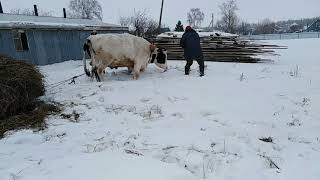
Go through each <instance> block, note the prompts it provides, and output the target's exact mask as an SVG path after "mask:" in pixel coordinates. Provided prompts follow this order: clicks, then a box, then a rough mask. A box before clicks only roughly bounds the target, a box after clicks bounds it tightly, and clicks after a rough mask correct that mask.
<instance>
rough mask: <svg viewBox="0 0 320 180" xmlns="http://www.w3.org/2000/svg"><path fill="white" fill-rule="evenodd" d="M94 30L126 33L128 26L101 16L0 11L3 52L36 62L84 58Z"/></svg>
mask: <svg viewBox="0 0 320 180" xmlns="http://www.w3.org/2000/svg"><path fill="white" fill-rule="evenodd" d="M93 31H95V32H97V33H98V34H99V33H125V32H128V28H127V27H122V26H118V25H114V24H107V23H103V22H102V21H99V20H89V19H69V18H60V17H40V16H26V15H13V14H1V13H0V54H3V55H7V56H10V57H13V58H16V59H21V60H25V61H27V62H30V63H33V64H36V65H46V64H53V63H58V62H63V61H66V60H72V59H81V58H82V46H83V43H84V42H85V39H86V38H87V37H88V36H89V35H90V34H91V33H92V32H93Z"/></svg>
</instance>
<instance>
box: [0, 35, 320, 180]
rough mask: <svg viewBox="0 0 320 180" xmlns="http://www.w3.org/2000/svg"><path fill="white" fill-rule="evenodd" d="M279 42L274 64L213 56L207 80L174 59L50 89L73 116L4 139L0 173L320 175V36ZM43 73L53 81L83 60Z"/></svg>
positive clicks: (51, 179)
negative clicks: (135, 73) (135, 72)
mask: <svg viewBox="0 0 320 180" xmlns="http://www.w3.org/2000/svg"><path fill="white" fill-rule="evenodd" d="M271 43H274V44H279V45H288V47H289V49H288V50H279V51H278V52H279V53H280V54H281V56H280V57H274V62H273V63H261V64H238V63H214V62H207V63H206V65H207V69H206V76H205V77H203V78H200V77H198V71H197V70H198V66H197V64H196V62H195V64H194V65H193V66H192V67H193V69H192V72H191V75H190V76H185V75H184V74H183V68H184V62H179V61H170V62H169V68H170V69H169V71H167V72H165V73H162V72H161V71H160V70H159V69H157V68H156V67H155V66H152V65H150V66H149V68H148V69H147V71H146V72H145V73H144V74H142V75H141V77H140V79H139V80H137V81H134V80H132V76H131V75H127V74H126V70H125V69H119V70H118V71H116V73H109V74H108V77H107V78H106V80H105V81H104V82H101V83H97V82H94V81H91V80H90V79H89V78H87V77H84V76H82V77H80V78H79V79H77V80H76V84H75V85H69V84H67V83H66V84H65V85H62V86H60V87H57V88H55V89H51V90H48V94H47V96H46V97H45V98H48V99H51V100H55V101H58V102H60V103H63V104H65V111H64V112H63V113H64V114H71V118H69V119H67V118H63V117H62V116H53V117H50V118H49V119H48V120H47V122H48V126H49V127H48V129H46V130H44V131H41V132H32V131H31V130H23V131H19V132H11V133H9V134H8V135H7V136H6V137H5V138H4V139H2V140H0V180H96V179H105V180H150V179H152V180H196V179H212V180H213V179H214V180H243V179H246V180H251V179H252V180H275V179H279V180H285V179H287V180H301V179H306V180H319V179H320V83H319V82H320V53H319V47H320V39H305V40H287V41H273V42H271ZM41 70H42V72H44V73H45V74H46V76H47V77H46V79H47V83H48V84H52V83H55V82H58V81H61V80H65V79H68V78H70V77H72V76H74V75H77V74H81V73H82V72H83V66H82V64H81V61H69V62H65V63H61V64H54V65H49V66H44V67H41ZM269 137H271V139H272V142H269V143H268V142H263V141H261V140H259V139H261V138H269ZM276 166H277V167H278V168H279V169H278V168H277V167H276Z"/></svg>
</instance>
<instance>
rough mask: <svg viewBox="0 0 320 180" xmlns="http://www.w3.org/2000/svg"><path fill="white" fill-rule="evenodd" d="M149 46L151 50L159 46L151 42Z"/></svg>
mask: <svg viewBox="0 0 320 180" xmlns="http://www.w3.org/2000/svg"><path fill="white" fill-rule="evenodd" d="M149 48H150V51H151V52H153V51H154V50H156V48H157V47H156V45H154V44H150V45H149Z"/></svg>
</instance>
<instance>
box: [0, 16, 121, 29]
mask: <svg viewBox="0 0 320 180" xmlns="http://www.w3.org/2000/svg"><path fill="white" fill-rule="evenodd" d="M35 25H37V26H52V27H56V26H58V27H88V26H89V27H91V26H92V27H120V26H119V25H114V24H108V23H104V22H102V21H100V20H98V19H91V20H90V19H73V18H62V17H51V16H28V15H16V14H0V26H1V27H20V26H35Z"/></svg>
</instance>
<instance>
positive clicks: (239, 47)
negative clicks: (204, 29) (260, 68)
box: [150, 36, 287, 63]
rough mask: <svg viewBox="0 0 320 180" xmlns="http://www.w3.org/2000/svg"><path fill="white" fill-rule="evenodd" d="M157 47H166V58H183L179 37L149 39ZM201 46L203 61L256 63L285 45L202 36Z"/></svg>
mask: <svg viewBox="0 0 320 180" xmlns="http://www.w3.org/2000/svg"><path fill="white" fill-rule="evenodd" d="M150 41H151V42H153V43H154V44H156V45H157V46H158V47H162V48H165V49H167V52H168V60H184V56H183V49H182V48H181V47H180V38H173V37H161V38H156V39H152V40H150ZM201 47H202V52H203V58H204V60H205V61H218V62H243V63H256V62H262V61H268V60H269V59H265V58H262V57H263V56H264V57H266V56H277V55H278V54H276V53H275V50H276V49H287V47H285V46H278V45H271V44H266V43H262V42H258V41H249V40H244V39H240V38H238V37H218V36H215V37H202V38H201Z"/></svg>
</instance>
